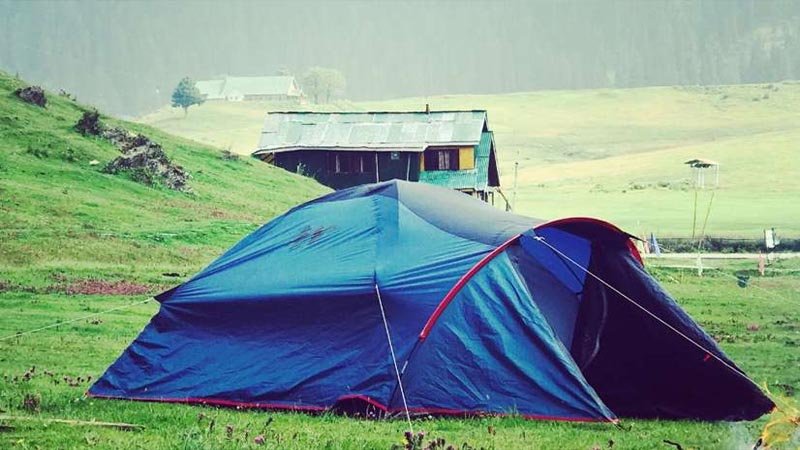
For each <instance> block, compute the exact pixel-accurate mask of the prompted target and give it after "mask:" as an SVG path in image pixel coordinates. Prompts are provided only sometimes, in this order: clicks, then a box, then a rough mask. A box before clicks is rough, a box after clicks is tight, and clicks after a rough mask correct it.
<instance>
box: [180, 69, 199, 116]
mask: <svg viewBox="0 0 800 450" xmlns="http://www.w3.org/2000/svg"><path fill="white" fill-rule="evenodd" d="M203 102H205V98H204V97H203V95H202V94H200V90H198V89H197V86H196V85H195V82H194V81H192V79H191V78H189V77H184V78H183V79H182V80H181V81H180V82H179V83H178V86H176V87H175V90H174V91H173V92H172V107H173V108H178V107H180V108H183V116H184V117H186V115H187V114H189V107H190V106H192V105H202V104H203Z"/></svg>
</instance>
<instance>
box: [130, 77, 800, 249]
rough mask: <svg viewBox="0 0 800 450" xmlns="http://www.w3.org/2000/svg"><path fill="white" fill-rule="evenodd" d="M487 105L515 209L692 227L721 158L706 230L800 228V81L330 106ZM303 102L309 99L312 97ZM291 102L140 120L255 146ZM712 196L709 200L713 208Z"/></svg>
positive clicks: (636, 226) (634, 227) (753, 233)
mask: <svg viewBox="0 0 800 450" xmlns="http://www.w3.org/2000/svg"><path fill="white" fill-rule="evenodd" d="M426 103H429V104H430V105H431V108H433V109H463V108H466V109H486V110H488V112H489V122H490V126H491V128H492V129H493V130H494V131H495V134H496V141H497V145H498V149H499V157H500V168H501V171H502V184H503V186H504V190H505V192H506V193H508V194H509V195H510V193H511V190H512V189H511V187H512V185H513V172H514V171H513V167H514V162H515V161H519V176H518V194H517V198H518V202H517V203H518V205H517V208H516V209H517V211H518V212H520V213H523V214H526V215H530V216H534V217H540V218H545V219H552V218H559V217H566V216H574V215H581V216H586V215H590V216H597V217H602V218H605V219H607V220H610V221H612V222H615V223H617V224H619V225H621V226H622V227H624V228H625V229H627V230H629V231H630V232H633V233H649V232H656V233H657V234H662V235H672V236H689V235H691V231H692V214H693V198H694V197H693V193H692V192H691V191H690V190H688V186H689V181H690V177H691V173H690V171H689V169H688V168H687V167H686V166H684V165H683V164H682V163H683V162H684V161H686V160H688V159H692V158H696V157H702V158H708V159H713V160H715V161H718V162H719V163H720V164H721V175H720V186H719V189H718V190H717V191H716V194H715V199H714V203H713V205H712V212H711V215H710V218H709V222H708V226H707V233H709V234H712V235H729V236H741V237H750V238H757V237H758V236H759V235H760V234H761V232H762V230H763V229H764V228H767V227H776V228H777V229H778V231H779V232H781V233H783V235H784V236H790V235H791V236H798V235H800V202H797V201H791V200H790V199H794V198H800V177H799V176H798V174H800V169H798V163H800V158H798V156H797V148H796V146H797V144H796V143H797V142H798V140H799V139H798V138H800V109H799V108H798V105H800V84H798V83H796V82H784V83H775V84H766V85H740V86H709V87H654V88H641V89H617V90H611V89H602V90H582V91H543V92H528V93H517V94H504V95H455V96H440V97H429V98H410V99H398V100H391V101H382V102H370V103H351V102H340V103H337V104H334V105H327V106H324V107H322V108H319V109H322V110H422V109H424V105H425V104H426ZM305 108H310V107H309V106H306V107H305ZM282 109H285V106H284V105H270V104H263V103H208V104H205V105H202V106H200V107H198V108H195V109H194V110H192V111H191V112H190V114H189V116H188V118H186V119H184V118H182V113H180V112H179V111H176V110H170V109H164V110H161V111H158V112H156V113H154V114H151V115H148V116H146V117H144V118H142V121H144V122H146V123H150V124H153V125H154V126H157V127H159V128H163V129H165V130H168V131H170V132H172V133H176V134H179V135H182V136H190V137H195V138H199V139H202V140H205V141H208V142H214V143H216V144H218V145H221V146H224V147H230V148H232V149H233V150H235V151H239V152H249V151H251V150H252V149H253V148H254V147H255V145H256V143H257V141H258V136H259V132H260V128H261V124H262V122H263V119H264V114H265V112H266V111H267V110H282ZM709 196H710V193H708V192H706V193H704V195H703V197H702V198H701V201H700V214H699V215H700V216H701V218H702V216H704V215H705V210H706V207H707V205H708V198H709Z"/></svg>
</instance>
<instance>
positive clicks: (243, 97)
mask: <svg viewBox="0 0 800 450" xmlns="http://www.w3.org/2000/svg"><path fill="white" fill-rule="evenodd" d="M196 86H197V89H198V90H199V91H200V94H201V95H203V97H205V99H206V101H215V100H216V101H228V102H241V101H258V100H261V101H282V102H286V101H293V102H297V103H300V102H301V101H302V100H303V98H304V96H303V91H302V90H301V89H300V86H298V84H297V81H296V80H295V78H294V77H291V76H274V77H225V78H221V79H218V80H204V81H198V82H197V85H196Z"/></svg>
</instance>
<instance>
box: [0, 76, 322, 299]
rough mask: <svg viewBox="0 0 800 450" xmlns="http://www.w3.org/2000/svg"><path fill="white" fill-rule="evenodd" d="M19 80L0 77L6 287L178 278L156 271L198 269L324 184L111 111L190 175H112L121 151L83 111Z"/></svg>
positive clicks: (0, 235)
mask: <svg viewBox="0 0 800 450" xmlns="http://www.w3.org/2000/svg"><path fill="white" fill-rule="evenodd" d="M20 86H23V82H22V81H19V80H16V79H14V78H12V77H10V76H8V75H7V74H3V73H2V72H0V239H2V244H0V284H2V283H3V282H5V283H9V282H12V283H21V284H32V285H43V286H46V285H47V284H48V283H54V282H55V281H54V279H55V278H59V277H65V276H66V277H76V278H86V277H89V276H91V277H96V276H103V277H106V278H109V277H110V278H112V279H113V278H119V279H122V278H124V279H128V280H129V279H131V278H137V279H141V281H143V282H147V283H151V284H161V285H168V284H173V283H175V280H174V279H170V278H165V277H162V276H161V275H160V274H161V273H166V272H179V273H180V275H186V274H187V273H188V274H190V273H192V272H193V271H194V270H196V269H198V268H200V267H202V266H203V265H205V264H207V263H208V262H209V261H210V260H211V259H213V258H214V257H215V256H216V255H218V254H219V253H220V252H221V251H222V250H224V249H225V248H226V247H227V246H228V245H230V244H232V243H233V242H235V241H237V240H238V239H240V238H241V237H242V236H243V235H244V234H245V233H247V232H248V231H250V230H252V229H254V228H255V227H256V226H258V225H260V224H262V223H264V222H266V221H268V220H269V219H270V218H272V217H273V216H275V215H277V214H279V213H281V212H283V211H285V210H287V209H289V208H290V207H292V206H295V205H297V204H298V203H300V202H302V201H305V200H308V199H310V198H313V197H315V196H317V195H319V194H321V193H323V192H326V191H327V189H326V188H324V187H322V186H320V185H318V184H317V183H316V182H314V181H312V180H309V179H306V178H303V177H299V176H296V175H293V174H290V173H286V172H284V171H282V170H278V169H274V168H272V167H269V166H266V165H264V164H260V163H257V162H254V161H251V160H250V159H249V158H240V159H238V160H234V161H230V160H224V159H223V158H222V157H221V153H220V150H218V149H214V148H211V147H208V146H205V145H201V144H198V143H196V142H193V141H190V140H187V139H182V138H177V137H174V136H170V135H169V134H167V133H165V132H163V131H159V130H157V129H154V128H152V127H149V126H146V125H141V124H134V123H129V122H123V121H120V120H116V119H114V118H111V117H103V118H102V120H103V121H105V122H106V123H107V124H109V125H111V126H121V127H123V128H126V129H128V130H130V131H132V132H139V133H143V134H145V135H147V136H149V137H150V138H151V139H152V140H154V141H156V142H158V143H159V144H161V145H162V146H163V148H164V151H165V152H166V154H167V155H168V156H169V157H170V158H172V160H173V161H174V162H176V163H177V164H179V165H181V166H183V167H184V168H185V169H186V170H188V172H189V173H190V174H191V177H192V178H191V180H190V182H189V183H190V186H191V188H192V190H193V193H191V194H186V193H180V192H175V191H172V190H169V189H167V188H161V187H147V186H145V185H142V184H139V183H137V182H134V181H132V180H130V179H128V178H126V177H125V176H123V175H109V174H105V173H103V172H102V167H103V166H104V165H105V164H106V163H107V162H108V161H110V160H111V159H113V158H115V157H116V156H119V154H120V152H119V151H118V150H117V149H116V148H115V147H113V146H112V145H111V144H110V143H109V142H107V141H106V140H103V139H101V138H99V137H97V138H95V137H84V136H82V135H80V134H79V133H77V132H75V131H74V130H73V128H72V127H73V125H74V124H75V122H76V121H77V120H78V118H79V117H80V116H81V115H82V113H83V109H84V107H83V106H81V105H79V104H76V103H75V102H73V101H71V100H69V99H67V98H66V97H62V96H59V95H57V94H54V93H49V94H48V104H47V107H46V108H45V109H42V108H39V107H37V106H34V105H30V104H28V103H25V102H23V101H21V100H19V99H18V98H17V97H16V96H15V95H13V93H12V92H13V91H14V89H16V88H17V87H20ZM92 160H97V161H98V162H99V164H97V165H90V161H92ZM54 277H55V278H54ZM0 291H2V288H0Z"/></svg>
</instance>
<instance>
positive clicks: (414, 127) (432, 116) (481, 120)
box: [255, 111, 486, 154]
mask: <svg viewBox="0 0 800 450" xmlns="http://www.w3.org/2000/svg"><path fill="white" fill-rule="evenodd" d="M485 123H486V111H431V112H430V113H425V112H363V113H361V112H359V113H352V112H348V113H315V112H277V113H269V114H267V117H266V119H265V120H264V128H263V131H262V132H261V139H260V140H259V144H258V150H256V152H255V153H256V154H258V153H269V152H275V151H290V150H298V149H320V150H327V149H337V150H359V149H360V150H363V149H372V150H399V149H402V150H403V151H416V152H422V151H424V150H425V148H426V147H428V146H431V145H477V144H478V143H479V142H480V140H481V133H482V132H483V129H484V124H485Z"/></svg>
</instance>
